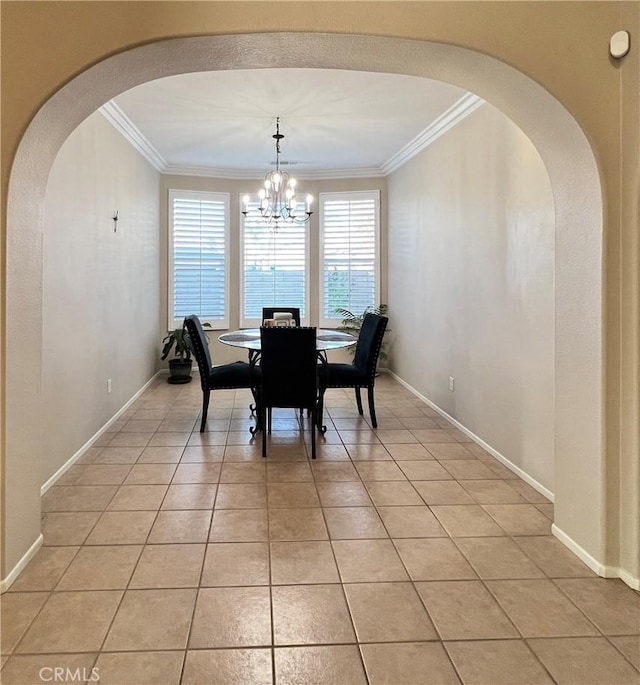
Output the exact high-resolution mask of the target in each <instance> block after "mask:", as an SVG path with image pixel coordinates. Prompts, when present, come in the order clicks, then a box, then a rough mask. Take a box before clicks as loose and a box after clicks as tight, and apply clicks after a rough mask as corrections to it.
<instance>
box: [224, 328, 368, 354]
mask: <svg viewBox="0 0 640 685" xmlns="http://www.w3.org/2000/svg"><path fill="white" fill-rule="evenodd" d="M218 340H219V341H220V342H221V343H224V344H225V345H231V347H244V348H245V349H247V350H250V351H252V352H260V329H259V328H243V329H242V330H239V331H229V332H228V333H223V334H222V335H220V336H219V337H218ZM357 342H358V339H357V338H354V336H352V335H349V333H343V332H342V331H333V330H331V329H327V328H318V329H317V331H316V349H317V350H318V352H329V351H330V350H339V349H341V348H343V347H351V345H355V344H356V343H357Z"/></svg>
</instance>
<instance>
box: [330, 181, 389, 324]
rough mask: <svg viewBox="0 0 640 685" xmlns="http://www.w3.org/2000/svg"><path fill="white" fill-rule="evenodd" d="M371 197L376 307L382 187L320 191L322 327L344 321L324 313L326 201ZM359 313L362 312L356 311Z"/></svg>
mask: <svg viewBox="0 0 640 685" xmlns="http://www.w3.org/2000/svg"><path fill="white" fill-rule="evenodd" d="M360 198H362V199H368V198H371V199H373V201H374V211H375V227H374V253H375V254H374V298H373V303H372V305H371V306H373V307H375V306H376V305H378V304H379V300H380V263H381V259H380V189H375V190H346V191H337V192H327V193H320V196H319V198H318V205H319V214H320V216H319V227H318V237H319V243H318V244H319V249H318V320H319V325H320V327H321V328H337V327H338V326H339V325H340V323H341V322H342V319H341V318H338V317H325V315H324V295H325V287H324V265H325V258H324V234H325V230H324V215H325V201H326V200H332V199H341V200H351V199H353V200H357V199H360ZM354 313H355V314H359V313H360V312H354Z"/></svg>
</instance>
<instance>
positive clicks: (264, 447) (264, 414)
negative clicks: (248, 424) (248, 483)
mask: <svg viewBox="0 0 640 685" xmlns="http://www.w3.org/2000/svg"><path fill="white" fill-rule="evenodd" d="M269 412H271V407H269ZM260 414H261V416H262V419H261V423H262V458H263V459H266V458H267V425H266V423H265V421H266V419H267V410H266V409H265V407H261V408H260Z"/></svg>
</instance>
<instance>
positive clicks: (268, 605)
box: [1, 375, 640, 685]
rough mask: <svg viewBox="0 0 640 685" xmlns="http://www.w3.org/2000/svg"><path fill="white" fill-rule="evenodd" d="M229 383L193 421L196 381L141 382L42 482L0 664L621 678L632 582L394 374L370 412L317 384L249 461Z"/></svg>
mask: <svg viewBox="0 0 640 685" xmlns="http://www.w3.org/2000/svg"><path fill="white" fill-rule="evenodd" d="M248 402H249V395H248V393H247V392H243V391H222V392H214V393H213V394H212V405H211V411H210V418H209V426H208V428H209V430H208V432H207V433H205V434H204V435H200V434H199V433H198V424H199V422H198V414H199V410H200V403H201V392H200V388H199V384H198V383H197V382H193V383H191V384H190V385H189V386H171V385H168V384H167V383H165V382H163V381H158V382H157V383H155V384H154V385H153V386H152V387H150V388H149V389H148V390H147V391H146V392H145V393H144V395H143V396H142V397H141V398H140V399H139V400H138V401H137V402H136V403H135V406H133V407H131V408H130V409H129V410H128V411H127V412H126V414H125V415H124V416H123V417H122V418H120V419H119V420H118V421H117V422H116V423H115V424H114V425H113V426H112V427H111V429H110V430H109V432H107V433H105V434H103V435H102V436H101V437H100V439H98V440H97V441H96V442H95V445H94V446H93V447H91V448H90V449H89V450H88V452H87V453H86V454H85V455H84V456H83V457H82V459H81V460H80V461H79V462H78V463H77V465H74V466H73V467H72V468H71V469H70V470H69V471H68V472H67V473H66V474H65V475H64V476H63V478H62V479H60V480H59V481H58V483H57V484H56V486H55V487H53V488H52V489H51V490H49V492H47V493H46V495H45V496H44V498H43V511H44V514H43V531H44V547H43V548H42V549H41V550H40V551H39V552H38V554H37V556H36V558H35V559H34V560H33V561H32V562H31V563H30V564H29V566H28V567H27V568H26V569H25V570H24V572H23V573H22V574H21V576H20V577H19V578H18V579H17V581H16V582H15V583H14V585H13V586H12V588H11V590H10V591H9V592H8V593H6V594H5V595H4V596H3V598H2V624H3V631H2V654H3V657H2V659H3V669H2V672H1V680H2V683H3V684H5V685H10V684H11V683H18V684H19V685H27V684H30V683H41V682H45V681H46V680H45V679H46V678H52V677H53V675H54V673H55V672H54V671H51V670H46V669H53V668H56V667H57V668H63V669H66V668H69V669H71V670H70V671H64V672H58V675H59V674H60V673H64V674H66V678H67V679H66V681H65V679H64V678H63V679H60V678H58V680H56V682H79V681H78V680H77V677H78V676H77V674H78V673H84V675H85V676H86V678H87V679H89V678H90V677H91V675H92V673H95V674H99V676H100V682H101V683H103V684H116V685H142V684H144V683H158V684H162V685H173V684H176V683H185V684H186V683H191V684H194V683H197V684H199V685H210V684H221V683H225V684H231V683H233V684H238V685H240V684H242V685H253V684H261V683H265V684H266V683H274V682H275V683H277V684H278V685H286V684H291V685H306V684H311V683H314V684H319V685H329V684H330V685H352V684H353V685H356V684H358V683H371V684H372V685H377V684H378V683H390V684H392V685H403V684H407V685H409V684H412V683H415V684H420V685H428V684H435V683H438V684H440V685H446V684H448V683H460V682H462V683H465V685H499V684H501V683H504V684H506V685H533V684H542V683H558V684H560V685H564V684H565V683H566V684H569V683H575V684H578V685H583V684H587V683H592V684H594V685H622V684H631V683H634V684H636V685H638V683H640V671H639V670H638V669H640V595H639V594H638V593H636V592H634V591H633V590H631V589H629V588H628V587H627V586H625V585H624V584H623V583H621V582H620V581H619V580H603V579H601V578H597V577H596V576H595V575H594V574H593V573H592V572H591V571H590V570H589V569H588V568H586V567H585V566H584V565H583V564H582V563H581V562H580V561H579V560H578V559H577V558H575V557H574V556H573V555H572V554H571V553H569V552H568V551H567V550H566V549H565V548H564V547H563V546H562V545H561V544H560V543H559V542H557V541H556V540H555V539H554V538H553V537H552V536H551V535H550V526H551V518H552V516H553V506H552V505H551V504H550V503H549V502H548V501H547V500H546V499H545V498H544V497H542V496H541V495H540V494H539V493H537V492H536V491H535V490H534V489H532V488H531V487H530V486H528V485H527V484H526V483H524V482H523V481H521V480H519V479H518V478H517V477H516V476H515V475H514V474H513V473H512V472H511V471H509V470H508V469H506V468H505V467H504V466H502V465H501V464H499V463H498V462H497V461H496V460H495V459H493V458H492V457H491V456H490V455H488V454H487V453H486V452H484V451H483V450H482V449H481V448H480V447H478V446H477V445H475V444H474V443H471V442H467V441H466V438H465V436H464V435H463V434H462V433H460V432H459V431H458V430H456V429H455V428H454V427H453V426H452V425H451V424H449V423H448V422H447V421H445V420H443V419H442V418H441V417H439V416H438V415H437V414H436V412H434V411H432V410H431V409H430V408H428V407H427V406H426V405H425V404H423V403H422V402H421V401H419V400H417V399H416V398H415V397H414V396H412V395H411V394H410V393H409V392H408V391H406V390H405V389H404V388H402V387H401V386H400V385H399V384H398V383H396V382H395V381H393V380H392V379H390V378H389V377H387V376H384V375H383V376H381V377H380V378H379V380H378V383H377V389H376V404H377V407H378V416H379V427H378V429H377V430H376V431H374V430H372V429H371V427H370V426H369V424H368V422H367V419H366V418H362V417H359V416H358V414H357V412H356V411H355V403H354V398H353V393H352V391H341V390H336V391H331V392H329V393H328V395H327V401H326V405H327V414H328V416H327V417H326V419H327V423H328V427H329V430H328V432H327V433H326V435H325V436H324V437H323V438H322V439H320V441H319V447H318V459H317V461H316V462H315V463H312V462H311V461H310V459H309V458H308V457H309V454H308V452H309V450H308V449H307V444H306V443H305V442H304V440H303V439H302V438H301V436H300V431H299V427H298V423H297V419H296V415H295V412H294V411H280V412H277V413H275V418H274V425H273V428H274V432H273V435H272V439H271V444H270V447H269V456H268V458H267V460H266V461H264V460H263V459H262V458H261V456H260V444H259V440H258V441H257V444H256V443H254V442H253V441H252V440H251V436H250V435H249V433H248V427H249V426H250V425H252V421H251V417H250V415H249V412H248V409H247V406H248ZM305 437H306V439H307V440H308V437H309V436H308V432H307V435H306V436H305ZM7 657H8V658H7ZM92 668H95V669H97V670H96V671H94V672H92V670H91V669H92ZM41 669H45V670H44V671H41ZM77 669H80V671H78V670H77ZM82 669H84V671H83V670H82ZM39 674H40V675H39ZM71 677H73V678H75V680H72V679H71ZM94 677H95V676H94Z"/></svg>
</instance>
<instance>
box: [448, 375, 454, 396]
mask: <svg viewBox="0 0 640 685" xmlns="http://www.w3.org/2000/svg"><path fill="white" fill-rule="evenodd" d="M454 389H455V381H454V380H453V376H449V390H451V392H453V391H454Z"/></svg>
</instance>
